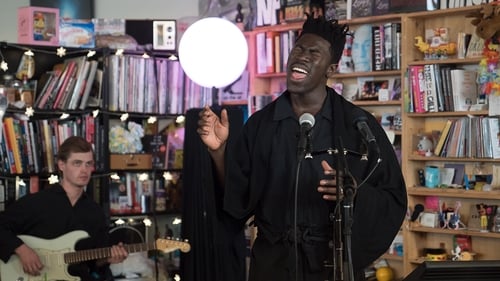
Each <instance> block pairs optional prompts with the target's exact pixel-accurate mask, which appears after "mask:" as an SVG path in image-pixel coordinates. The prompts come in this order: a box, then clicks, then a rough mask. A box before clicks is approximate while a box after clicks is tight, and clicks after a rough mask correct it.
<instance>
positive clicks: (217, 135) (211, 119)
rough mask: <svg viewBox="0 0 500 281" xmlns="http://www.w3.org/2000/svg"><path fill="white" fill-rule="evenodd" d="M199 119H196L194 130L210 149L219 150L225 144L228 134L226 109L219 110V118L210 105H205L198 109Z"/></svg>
mask: <svg viewBox="0 0 500 281" xmlns="http://www.w3.org/2000/svg"><path fill="white" fill-rule="evenodd" d="M199 116H200V119H199V120H198V129H197V130H196V131H197V132H198V134H199V135H200V138H201V140H202V141H203V143H205V145H206V146H207V147H208V149H210V150H212V151H216V150H219V149H220V148H221V147H223V146H224V145H225V144H226V141H227V138H228V136H229V119H228V117H227V111H226V110H225V109H223V110H222V111H221V117H220V118H219V117H218V116H217V114H215V113H214V112H213V111H212V110H211V109H210V107H208V106H205V108H203V110H202V111H200V114H199Z"/></svg>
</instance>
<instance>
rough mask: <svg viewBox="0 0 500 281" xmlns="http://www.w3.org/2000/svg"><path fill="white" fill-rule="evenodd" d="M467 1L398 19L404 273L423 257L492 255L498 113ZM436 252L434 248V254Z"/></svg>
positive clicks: (499, 158)
mask: <svg viewBox="0 0 500 281" xmlns="http://www.w3.org/2000/svg"><path fill="white" fill-rule="evenodd" d="M480 8H481V7H480V6H470V7H462V8H453V9H446V10H436V11H429V12H416V13H410V14H406V15H405V16H403V18H402V42H405V43H403V44H402V65H403V72H404V73H403V75H404V78H403V95H404V102H403V106H402V122H403V126H402V127H403V132H402V133H403V135H404V136H405V137H404V138H403V150H402V151H403V154H402V168H403V173H404V175H405V180H406V184H407V190H408V198H409V206H408V207H409V209H410V211H411V213H412V216H411V218H409V219H408V220H407V221H406V222H405V227H403V238H404V239H403V240H404V259H403V260H404V265H405V266H404V272H405V275H407V274H409V273H410V272H412V271H413V270H414V269H415V268H416V267H417V266H418V264H419V263H421V262H423V261H425V260H429V259H433V258H434V259H436V258H437V259H441V260H472V259H474V260H488V259H499V258H500V254H498V252H497V251H495V250H494V249H492V247H491V246H490V245H492V243H498V241H500V240H498V239H500V233H497V232H496V228H495V227H494V220H493V218H494V216H495V214H496V209H497V206H498V205H499V204H500V194H499V190H500V183H499V182H498V181H499V180H500V171H499V168H498V167H499V166H498V164H499V163H500V146H499V143H498V136H497V135H498V127H499V118H498V116H494V114H492V111H491V108H489V107H488V100H487V97H486V96H484V95H482V92H481V89H480V87H479V86H480V85H479V84H478V79H477V72H478V66H479V64H480V62H481V56H482V51H483V46H484V40H482V39H481V38H479V37H478V36H477V35H476V33H475V26H474V25H473V24H472V23H471V21H472V19H473V18H471V15H473V14H477V12H478V11H479V9H480ZM436 253H439V254H438V255H436Z"/></svg>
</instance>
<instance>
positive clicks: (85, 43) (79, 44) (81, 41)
mask: <svg viewBox="0 0 500 281" xmlns="http://www.w3.org/2000/svg"><path fill="white" fill-rule="evenodd" d="M59 44H60V45H61V46H64V47H73V48H94V47H95V32H94V23H93V22H92V21H91V20H76V19H69V20H61V24H60V26H59Z"/></svg>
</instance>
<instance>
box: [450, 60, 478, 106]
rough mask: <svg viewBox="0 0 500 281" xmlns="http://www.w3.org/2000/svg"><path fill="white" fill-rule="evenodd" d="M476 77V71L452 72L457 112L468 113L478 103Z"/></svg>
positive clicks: (454, 102)
mask: <svg viewBox="0 0 500 281" xmlns="http://www.w3.org/2000/svg"><path fill="white" fill-rule="evenodd" d="M476 75H477V73H476V71H475V70H466V69H452V70H451V81H452V85H451V89H452V93H453V107H454V109H455V111H468V110H469V109H470V107H471V106H472V105H473V104H476V103H477V95H478V87H477V83H476Z"/></svg>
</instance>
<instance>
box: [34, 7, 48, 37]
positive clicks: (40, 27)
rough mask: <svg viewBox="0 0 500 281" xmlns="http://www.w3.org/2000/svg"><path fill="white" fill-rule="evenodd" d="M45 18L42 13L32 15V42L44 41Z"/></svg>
mask: <svg viewBox="0 0 500 281" xmlns="http://www.w3.org/2000/svg"><path fill="white" fill-rule="evenodd" d="M44 33H45V17H44V16H43V13H40V12H36V13H35V14H34V15H33V40H35V41H43V40H45V34H44Z"/></svg>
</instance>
